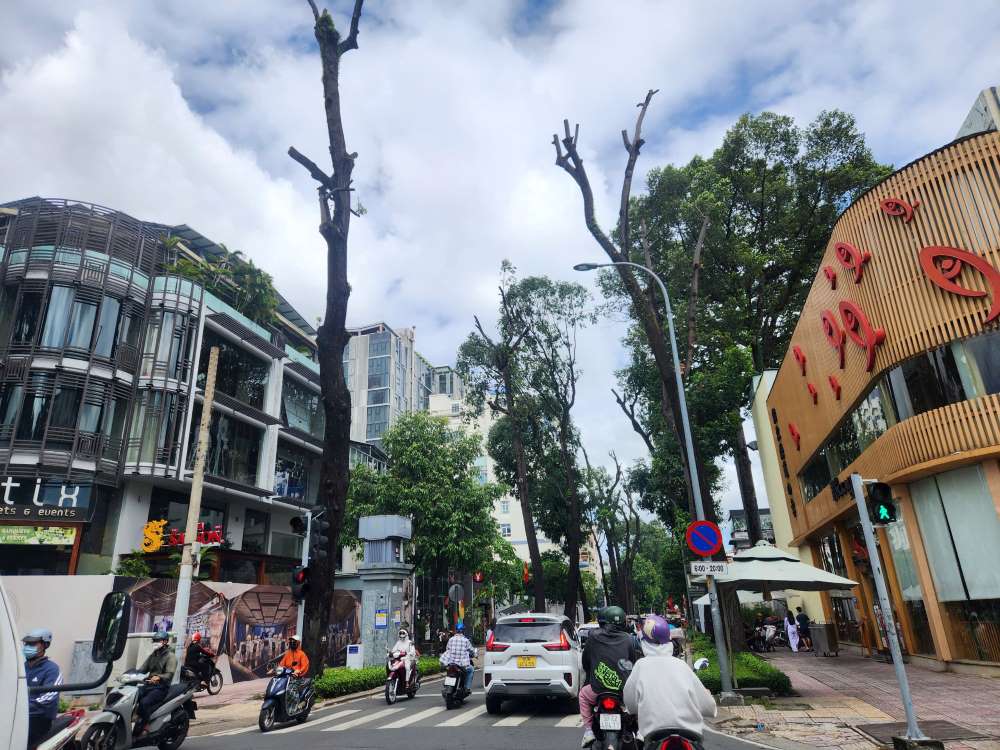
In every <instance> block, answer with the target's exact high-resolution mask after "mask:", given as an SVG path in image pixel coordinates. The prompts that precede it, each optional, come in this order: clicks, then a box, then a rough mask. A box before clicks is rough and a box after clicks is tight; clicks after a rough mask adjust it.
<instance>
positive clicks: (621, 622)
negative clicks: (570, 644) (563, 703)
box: [579, 605, 641, 747]
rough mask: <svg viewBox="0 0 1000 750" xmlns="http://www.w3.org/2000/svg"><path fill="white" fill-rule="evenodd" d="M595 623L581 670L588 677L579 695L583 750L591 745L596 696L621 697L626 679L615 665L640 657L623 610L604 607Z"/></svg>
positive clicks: (615, 607) (586, 645) (584, 653)
mask: <svg viewBox="0 0 1000 750" xmlns="http://www.w3.org/2000/svg"><path fill="white" fill-rule="evenodd" d="M597 622H598V623H599V624H600V626H601V627H600V628H598V629H597V630H595V631H594V632H593V633H591V634H590V637H588V638H587V642H586V644H585V645H584V647H583V668H584V670H585V671H586V673H587V683H586V684H585V685H583V686H582V687H581V688H580V695H579V702H580V719H581V720H582V721H583V728H584V732H583V740H582V742H581V743H580V744H581V746H582V747H587V746H588V745H590V743H591V742H593V741H594V732H593V730H592V729H591V728H590V725H591V722H592V721H593V715H594V703H595V702H596V701H597V694H598V693H604V692H613V693H621V691H622V686H623V685H624V684H625V678H626V676H627V675H626V673H625V672H623V671H622V670H621V668H620V667H619V664H618V662H619V661H621V660H622V659H624V660H626V661H632V662H634V661H636V660H637V659H639V657H640V656H641V653H640V652H639V651H638V650H637V648H636V645H635V642H634V641H633V639H632V635H631V634H630V633H629V632H628V630H627V624H626V621H625V610H623V609H622V608H621V607H617V606H614V605H612V606H610V607H605V608H604V609H602V610H601V611H600V612H599V613H598V615H597Z"/></svg>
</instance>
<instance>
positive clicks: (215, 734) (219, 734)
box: [191, 726, 257, 739]
mask: <svg viewBox="0 0 1000 750" xmlns="http://www.w3.org/2000/svg"><path fill="white" fill-rule="evenodd" d="M256 728H257V727H256V726H252V727H240V728H239V729H227V730H225V731H223V732H212V733H211V734H206V735H203V736H204V737H231V736H233V735H234V734H244V733H245V732H250V731H252V730H254V729H256ZM191 739H194V737H192V738H191Z"/></svg>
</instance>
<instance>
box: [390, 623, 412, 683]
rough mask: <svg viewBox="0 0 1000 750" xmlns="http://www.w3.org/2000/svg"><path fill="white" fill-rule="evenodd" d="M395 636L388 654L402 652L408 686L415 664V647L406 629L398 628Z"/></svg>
mask: <svg viewBox="0 0 1000 750" xmlns="http://www.w3.org/2000/svg"><path fill="white" fill-rule="evenodd" d="M396 635H397V637H396V642H395V643H394V644H393V646H392V648H391V649H389V653H390V654H391V653H394V652H396V651H402V652H403V655H404V656H403V658H404V660H405V661H406V684H407V685H409V684H410V680H411V679H412V678H413V667H414V665H415V664H416V663H417V647H416V646H414V645H413V641H411V640H410V634H409V633H408V632H407V630H406V628H400V629H399V633H397V634H396Z"/></svg>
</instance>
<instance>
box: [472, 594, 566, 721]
mask: <svg viewBox="0 0 1000 750" xmlns="http://www.w3.org/2000/svg"><path fill="white" fill-rule="evenodd" d="M581 672H582V666H581V657H580V641H579V639H578V638H577V635H576V632H575V630H574V628H573V623H572V622H571V621H570V619H569V618H568V617H565V616H563V615H550V614H531V613H529V614H523V615H507V616H506V617H501V618H500V619H498V620H497V624H496V628H494V630H493V633H492V634H491V635H490V637H489V639H488V640H487V641H486V658H485V660H484V666H483V687H484V689H485V691H486V710H487V711H489V713H491V714H498V713H500V708H501V706H502V704H503V701H504V699H505V698H524V697H532V698H533V697H539V698H565V699H573V698H576V696H577V693H578V692H579V690H580V677H581Z"/></svg>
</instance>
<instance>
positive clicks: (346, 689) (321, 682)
mask: <svg viewBox="0 0 1000 750" xmlns="http://www.w3.org/2000/svg"><path fill="white" fill-rule="evenodd" d="M417 669H419V670H420V674H421V675H424V676H426V675H431V674H434V673H436V672H440V671H441V670H442V669H443V668H442V667H441V664H440V662H438V659H437V657H436V656H421V657H420V658H419V659H418V660H417ZM384 682H385V667H384V666H373V667H364V668H362V669H348V668H347V667H331V668H329V669H327V670H325V671H324V672H323V674H322V676H320V677H317V678H316V680H315V681H314V683H313V686H314V687H315V689H316V695H317V696H318V697H320V698H339V697H340V696H342V695H350V694H351V693H360V692H363V691H365V690H372V689H374V688H377V687H380V686H381V685H382V684H383V683H384Z"/></svg>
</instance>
